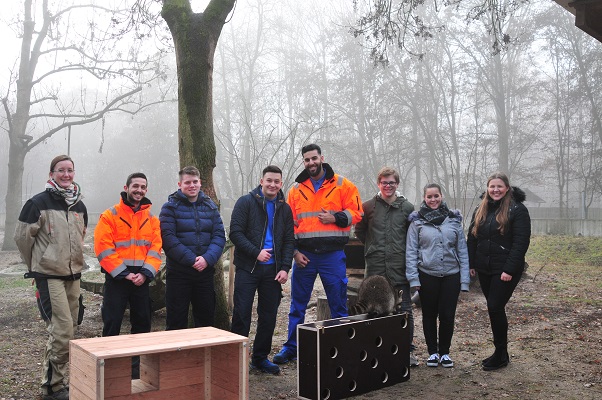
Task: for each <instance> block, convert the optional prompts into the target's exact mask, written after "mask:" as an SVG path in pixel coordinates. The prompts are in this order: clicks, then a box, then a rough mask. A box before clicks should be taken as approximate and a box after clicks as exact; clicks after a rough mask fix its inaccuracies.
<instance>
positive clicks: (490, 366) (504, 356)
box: [483, 348, 510, 371]
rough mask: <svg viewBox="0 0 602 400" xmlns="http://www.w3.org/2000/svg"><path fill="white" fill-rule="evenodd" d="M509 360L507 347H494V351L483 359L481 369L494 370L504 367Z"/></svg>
mask: <svg viewBox="0 0 602 400" xmlns="http://www.w3.org/2000/svg"><path fill="white" fill-rule="evenodd" d="M509 362H510V356H509V355H508V349H506V348H496V349H495V353H493V355H492V356H491V357H489V358H486V359H485V360H483V371H494V370H496V369H500V368H504V367H505V366H507V365H508V363H509Z"/></svg>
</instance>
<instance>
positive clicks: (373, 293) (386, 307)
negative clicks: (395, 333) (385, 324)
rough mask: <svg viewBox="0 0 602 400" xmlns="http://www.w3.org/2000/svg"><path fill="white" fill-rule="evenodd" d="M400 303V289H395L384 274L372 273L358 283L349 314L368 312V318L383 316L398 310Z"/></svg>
mask: <svg viewBox="0 0 602 400" xmlns="http://www.w3.org/2000/svg"><path fill="white" fill-rule="evenodd" d="M400 304H401V290H400V291H397V290H395V288H394V287H393V285H392V284H391V282H390V281H389V280H388V279H387V278H385V277H384V276H380V275H372V276H369V277H367V278H366V279H364V281H363V282H362V284H361V285H360V287H359V289H358V294H357V303H355V304H354V305H353V306H352V307H351V310H350V313H349V314H350V315H358V314H368V318H377V317H384V316H387V315H391V314H393V313H396V312H397V311H399V306H400Z"/></svg>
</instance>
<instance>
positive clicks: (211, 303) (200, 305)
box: [165, 267, 215, 331]
mask: <svg viewBox="0 0 602 400" xmlns="http://www.w3.org/2000/svg"><path fill="white" fill-rule="evenodd" d="M191 268H192V267H191ZM166 272H167V274H166V277H165V307H166V310H165V311H166V317H165V320H166V321H165V324H166V329H167V330H168V331H169V330H174V329H186V328H188V309H189V308H190V305H191V304H192V316H193V320H194V327H195V328H198V327H201V326H212V325H213V323H214V321H215V287H214V283H213V275H214V273H215V271H213V270H211V271H208V273H206V274H204V273H200V274H195V275H189V274H185V273H181V272H179V271H174V270H171V269H168V270H167V271H166ZM209 272H211V273H209Z"/></svg>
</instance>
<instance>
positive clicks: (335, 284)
mask: <svg viewBox="0 0 602 400" xmlns="http://www.w3.org/2000/svg"><path fill="white" fill-rule="evenodd" d="M301 154H302V156H303V166H304V167H305V170H304V171H303V172H301V174H299V176H298V177H297V179H296V180H295V181H296V184H295V186H294V187H293V188H292V189H291V190H290V192H289V194H288V201H287V202H288V204H289V205H290V207H291V209H292V212H293V221H294V223H295V244H296V249H295V253H294V259H295V263H294V264H293V276H292V278H291V307H290V312H289V314H288V317H289V322H288V338H287V341H286V342H285V343H284V345H283V346H282V349H281V350H280V352H279V353H278V354H276V355H275V356H274V363H276V364H285V363H287V362H289V361H292V360H295V359H296V358H297V325H299V324H302V323H303V322H304V321H305V311H306V309H307V304H308V303H309V299H310V298H311V293H312V291H313V287H314V282H315V280H316V276H317V275H318V274H319V275H320V279H321V280H322V284H323V285H324V291H325V292H326V297H327V299H328V306H329V308H330V315H331V317H332V318H340V317H346V316H347V270H346V257H345V251H344V248H345V245H346V244H347V243H348V242H349V233H350V231H351V225H354V224H356V223H358V222H360V221H361V219H362V215H363V213H364V212H363V209H362V202H361V199H360V195H359V192H358V190H357V188H356V187H355V185H354V184H353V183H351V181H349V180H348V179H346V178H345V177H343V176H341V175H339V174H336V173H335V172H334V171H333V169H332V168H331V166H330V165H328V164H327V163H325V162H324V156H323V155H322V149H321V148H320V146H318V145H317V144H308V145H307V146H304V147H303V148H302V149H301Z"/></svg>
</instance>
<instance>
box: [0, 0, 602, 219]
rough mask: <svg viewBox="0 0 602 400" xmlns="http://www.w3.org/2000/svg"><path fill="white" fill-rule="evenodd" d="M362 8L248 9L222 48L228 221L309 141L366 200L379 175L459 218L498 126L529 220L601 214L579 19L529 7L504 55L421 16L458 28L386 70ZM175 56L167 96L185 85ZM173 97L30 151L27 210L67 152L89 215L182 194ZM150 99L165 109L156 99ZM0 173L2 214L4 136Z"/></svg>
mask: <svg viewBox="0 0 602 400" xmlns="http://www.w3.org/2000/svg"><path fill="white" fill-rule="evenodd" d="M359 3H360V9H359V10H357V11H355V10H354V9H353V2H352V1H351V0H347V1H343V0H329V1H323V0H309V1H302V2H298V1H292V0H245V1H239V2H238V3H237V5H236V8H235V11H234V14H233V16H232V19H231V20H230V21H229V22H228V23H227V24H226V25H225V27H224V30H223V32H222V36H221V38H220V41H219V45H218V49H217V52H216V56H215V64H214V77H213V79H214V126H215V135H216V145H217V152H218V157H217V165H216V168H215V170H214V177H215V185H216V190H217V192H218V195H219V197H220V201H221V203H222V212H223V214H224V219H225V220H226V222H227V221H229V214H230V212H231V207H232V206H233V204H234V202H235V201H236V199H237V198H238V197H239V196H241V195H242V194H244V193H247V192H248V191H249V190H251V189H252V188H253V187H255V186H256V185H258V183H259V178H260V173H261V170H262V169H263V168H264V167H265V166H266V165H268V164H276V165H278V166H280V167H281V168H282V169H283V171H284V179H285V188H284V189H285V190H288V188H290V186H291V185H292V184H293V183H294V182H293V181H294V178H295V177H296V175H297V174H298V173H299V172H300V171H301V170H302V162H301V154H300V149H301V147H302V146H303V145H305V144H308V143H312V142H315V143H318V144H319V145H321V146H322V149H323V155H324V156H325V161H326V162H328V163H330V164H331V165H332V166H333V168H334V170H335V172H337V173H340V174H342V175H344V176H345V177H347V178H349V179H350V180H351V181H353V182H354V183H355V184H356V185H357V186H358V188H359V189H360V193H361V195H362V199H363V200H364V201H365V200H367V199H368V198H369V197H371V196H373V195H374V194H375V193H376V191H377V188H376V184H375V183H376V173H377V171H378V169H380V167H382V166H384V165H389V166H392V167H394V168H396V169H398V170H399V171H400V173H401V175H402V183H401V185H400V187H399V191H400V192H401V193H402V194H404V195H405V196H406V197H408V198H409V199H410V200H411V201H412V202H414V203H415V204H416V205H418V204H419V202H420V194H421V188H422V187H423V186H424V185H425V184H426V183H428V182H431V181H435V182H439V183H441V184H442V185H443V186H444V188H445V192H446V193H445V195H446V197H447V199H448V201H449V202H450V203H451V204H450V206H451V207H455V208H460V209H461V210H462V211H463V212H464V213H465V214H466V213H467V212H468V210H469V209H470V208H472V207H473V206H474V205H475V204H476V202H477V201H478V199H477V196H478V195H479V194H480V193H481V192H482V191H483V190H484V188H485V180H486V177H487V175H489V174H490V173H491V172H493V171H495V170H496V169H497V168H498V165H499V160H500V157H501V156H504V155H503V154H500V152H501V151H503V150H500V147H499V146H498V140H499V135H500V132H501V129H502V128H503V129H505V134H507V135H508V148H507V154H506V155H505V156H507V158H508V172H510V174H511V180H512V183H513V184H515V185H518V186H521V187H522V188H526V189H529V190H530V191H531V192H532V193H533V194H535V195H537V196H538V197H539V198H541V202H540V203H535V202H531V203H529V204H528V205H529V207H530V208H531V209H534V208H546V209H549V211H548V212H549V213H550V214H551V215H555V216H559V215H560V214H561V213H566V214H567V215H569V216H571V215H572V216H577V217H579V215H580V211H578V210H581V209H582V208H584V207H585V208H589V209H590V217H592V216H594V215H595V213H594V211H595V210H596V209H598V208H600V194H601V192H602V185H601V183H600V179H601V178H600V176H602V174H601V172H602V171H600V169H601V168H602V166H601V164H602V163H601V162H600V161H601V160H600V158H601V154H602V150H601V149H602V147H601V143H600V139H601V137H602V132H599V131H598V130H597V129H598V127H597V126H596V119H598V121H599V119H600V115H602V113H601V109H602V97H601V96H602V90H601V89H602V73H600V71H599V69H600V68H602V62H601V61H602V44H601V43H599V42H596V41H595V40H593V39H591V38H590V37H589V36H587V35H585V34H584V33H583V32H581V31H580V30H578V29H577V28H575V27H574V26H572V21H573V16H572V15H570V14H569V13H567V12H566V11H565V10H564V9H562V8H561V7H560V6H558V5H557V4H556V3H554V2H551V1H547V0H539V1H534V2H532V3H531V4H528V5H525V6H523V8H522V9H521V10H520V11H519V12H518V13H517V14H516V15H515V16H513V17H511V18H510V19H509V20H507V21H506V24H507V26H506V27H505V29H506V30H507V31H508V32H510V33H511V36H512V38H513V39H515V40H516V41H515V42H514V43H513V45H512V46H510V48H509V50H508V51H507V52H504V53H502V54H500V55H497V56H495V55H492V53H491V48H490V43H489V42H488V39H487V32H485V30H484V28H483V26H482V24H480V23H478V22H473V23H471V24H467V22H466V21H465V20H464V18H463V17H462V16H460V15H459V14H457V13H452V11H451V10H448V9H442V10H435V9H434V6H428V5H427V6H426V7H425V9H424V10H423V11H424V18H425V19H426V20H427V21H428V22H429V23H430V24H431V25H433V26H436V25H440V24H443V23H444V22H445V23H446V24H447V25H446V28H445V29H442V30H441V31H439V33H438V34H437V35H436V36H435V37H433V38H432V39H430V40H428V41H424V40H423V39H420V38H410V39H409V40H410V45H411V46H412V49H413V50H420V52H422V53H424V57H423V59H422V60H419V59H418V58H417V57H415V56H412V55H411V54H409V52H408V51H402V50H399V49H395V48H390V54H389V60H390V63H389V65H388V66H386V67H382V66H374V63H373V61H372V60H371V59H370V57H369V56H370V54H369V49H367V48H365V47H363V46H362V44H363V43H364V42H363V39H362V38H360V37H358V38H354V37H353V35H351V34H350V31H349V26H350V25H351V24H353V23H354V21H355V20H356V19H357V18H358V16H359V12H360V11H361V7H362V5H361V4H362V2H359ZM201 7H202V6H201ZM3 18H7V17H3ZM158 21H159V22H161V23H162V24H165V23H164V21H163V20H162V19H159V20H158ZM0 23H1V21H0ZM2 33H3V38H5V40H6V41H7V42H10V41H13V42H14V43H12V44H7V47H6V49H7V50H6V51H4V52H3V58H4V59H5V60H4V63H5V64H3V68H4V69H5V70H6V68H8V67H6V66H4V65H6V63H8V65H9V66H10V65H13V63H14V62H15V60H16V59H17V58H18V56H19V54H18V46H19V44H18V43H19V42H18V40H17V39H16V38H15V37H14V34H13V36H11V37H8V36H7V35H6V34H5V31H2ZM15 43H16V45H14V44H15ZM155 45H156V46H161V43H160V42H159V41H156V42H155ZM415 53H418V52H417V51H415ZM171 57H172V60H171V61H168V64H169V65H168V66H169V67H170V69H169V72H168V76H167V77H166V78H165V79H164V82H168V81H170V80H171V81H173V80H174V79H175V66H174V63H175V61H174V60H173V53H172V56H171ZM1 79H4V75H0V89H2V93H3V95H4V93H6V86H5V84H4V82H3V81H2V80H1ZM67 87H68V84H67V83H65V90H64V93H65V96H67V95H68V94H69V93H68V92H69V91H68V90H67ZM88 90H89V91H91V90H94V87H89V88H88ZM176 92H177V88H176V87H175V85H172V90H171V92H170V96H167V97H165V99H166V101H165V102H163V103H161V104H159V105H156V106H153V107H151V108H149V109H147V110H145V111H143V112H142V113H140V114H137V115H133V116H132V115H127V114H119V113H112V114H110V115H108V116H107V117H105V118H104V120H101V121H99V122H97V123H94V124H90V125H85V126H81V127H75V128H74V129H72V131H71V134H70V135H69V134H68V132H59V133H57V134H56V135H54V136H53V137H52V138H51V139H48V140H47V141H46V142H45V143H44V144H43V145H40V146H38V147H37V148H35V149H33V150H32V151H31V152H30V153H29V154H28V156H27V159H26V167H25V173H24V187H23V196H22V198H23V201H25V200H27V199H28V198H29V197H31V196H32V195H34V194H36V193H38V192H40V191H42V190H43V188H44V183H45V181H46V180H47V178H48V169H49V164H50V160H51V159H52V158H53V157H54V156H56V155H58V154H65V153H67V152H68V151H69V152H70V155H71V156H72V158H73V159H74V161H75V170H76V176H75V181H76V182H78V183H79V184H80V185H81V186H82V189H83V193H84V196H85V200H84V201H85V204H86V205H87V207H88V210H89V211H90V212H93V213H98V212H102V211H103V210H104V209H106V208H108V207H110V206H111V205H113V204H114V203H116V202H117V201H118V199H119V197H118V196H119V192H120V191H121V190H122V189H123V186H124V184H125V180H126V177H127V175H128V174H130V173H132V172H136V171H141V172H144V173H145V174H147V176H148V178H149V191H148V197H149V198H150V199H151V200H152V202H153V203H154V204H155V208H154V210H155V213H157V214H158V212H159V207H160V206H161V205H162V204H163V203H164V202H165V201H166V199H167V196H168V195H169V193H171V192H173V191H175V190H176V189H177V179H178V176H177V171H178V170H179V167H180V166H179V165H178V154H177V148H178V147H177V146H178V143H177V123H178V121H177V104H176V103H175V102H174V101H170V99H173V98H174V97H175V96H176ZM141 96H143V97H147V98H150V99H152V98H160V97H162V95H161V94H160V92H159V90H158V89H157V87H155V86H153V85H148V86H145V87H144V88H143V91H142V94H141ZM500 110H503V111H502V112H501V113H500ZM500 119H501V120H503V121H501V120H500ZM0 122H2V123H5V122H6V119H5V118H2V119H1V120H0ZM30 129H31V130H32V131H34V132H35V130H36V129H37V127H36V126H31V127H30ZM32 135H35V133H32ZM0 160H1V162H0V165H1V169H0V213H2V212H4V210H5V196H6V187H7V176H6V175H7V173H6V164H7V160H8V137H7V135H6V134H5V133H4V132H3V133H2V134H0ZM533 199H534V198H532V200H533ZM571 213H572V214H571ZM596 215H597V214H596Z"/></svg>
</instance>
